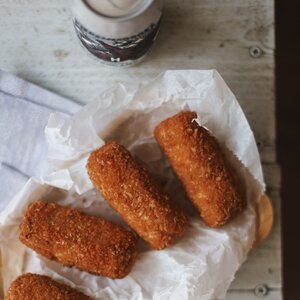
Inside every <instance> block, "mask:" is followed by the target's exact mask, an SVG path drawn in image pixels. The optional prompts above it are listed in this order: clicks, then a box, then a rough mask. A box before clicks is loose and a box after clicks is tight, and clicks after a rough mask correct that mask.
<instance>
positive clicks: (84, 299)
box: [4, 273, 91, 300]
mask: <svg viewBox="0 0 300 300" xmlns="http://www.w3.org/2000/svg"><path fill="white" fill-rule="evenodd" d="M33 299H34V300H47V299H49V300H50V299H51V300H91V298H90V297H88V296H86V295H84V294H82V293H80V292H78V291H76V290H75V289H73V288H71V287H69V286H67V285H65V284H62V283H58V282H57V281H55V280H53V279H51V278H50V277H48V276H43V275H37V274H31V273H26V274H24V275H21V276H19V277H18V278H17V279H16V280H15V281H13V282H12V284H11V285H10V288H9V290H8V292H7V295H6V297H5V298H4V300H33Z"/></svg>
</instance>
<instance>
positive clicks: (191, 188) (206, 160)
mask: <svg viewBox="0 0 300 300" xmlns="http://www.w3.org/2000/svg"><path fill="white" fill-rule="evenodd" d="M195 118H197V114H196V113H195V112H188V111H187V112H180V113H178V114H176V115H174V116H173V117H170V118H168V119H166V120H164V121H162V122H161V123H160V124H159V125H158V126H157V127H156V128H155V138H156V140H157V142H158V143H159V145H160V146H161V148H162V149H163V151H164V152H165V154H166V156H167V157H168V159H169V161H170V163H171V166H172V168H173V170H174V171H175V173H176V174H177V176H178V177H179V179H180V180H181V182H182V184H183V186H184V188H185V191H186V193H187V195H188V198H189V199H190V200H191V202H192V203H193V204H194V206H195V207H196V208H197V209H198V211H199V213H200V216H201V218H202V219H203V221H204V222H205V223H206V224H207V225H208V226H211V227H219V226H222V225H224V224H226V223H227V222H229V221H230V220H231V219H232V218H234V217H235V216H236V215H238V214H239V213H240V212H241V211H242V210H243V209H244V208H245V207H246V197H245V192H244V189H243V187H242V184H241V182H240V181H239V179H238V178H236V175H235V173H234V171H233V169H232V168H231V166H230V165H229V163H228V161H227V160H226V158H225V156H224V154H223V152H222V150H221V148H220V146H219V144H218V142H217V140H216V139H215V138H214V137H213V136H212V135H211V134H210V133H209V132H208V131H207V130H206V129H205V128H203V127H201V126H199V125H198V124H197V122H196V121H193V120H194V119H195Z"/></svg>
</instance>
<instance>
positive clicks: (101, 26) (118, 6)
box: [72, 0, 163, 38]
mask: <svg viewBox="0 0 300 300" xmlns="http://www.w3.org/2000/svg"><path fill="white" fill-rule="evenodd" d="M162 6H163V0H101V1H100V0H74V1H73V6H72V12H73V15H74V17H75V19H76V20H78V21H79V22H80V23H81V24H82V25H83V26H84V27H86V28H87V29H88V30H90V31H91V32H93V33H95V34H98V35H100V36H102V37H106V38H124V37H129V36H132V35H135V34H138V33H139V32H141V31H143V30H145V29H146V28H147V27H148V26H150V24H153V23H156V22H158V20H159V18H160V16H161V9H162Z"/></svg>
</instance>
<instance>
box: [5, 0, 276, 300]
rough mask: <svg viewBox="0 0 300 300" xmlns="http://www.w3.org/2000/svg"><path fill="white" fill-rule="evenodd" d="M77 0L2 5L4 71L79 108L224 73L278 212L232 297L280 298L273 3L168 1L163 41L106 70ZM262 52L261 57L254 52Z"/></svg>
mask: <svg viewBox="0 0 300 300" xmlns="http://www.w3.org/2000/svg"><path fill="white" fill-rule="evenodd" d="M71 2H72V1H71V0H64V1H61V0H49V1H44V0H0V42H1V47H0V68H3V69H6V70H8V71H11V72H14V73H16V74H18V75H20V76H21V77H23V78H25V79H27V80H30V81H32V82H35V83H37V84H40V85H41V86H43V87H45V88H48V89H50V90H52V91H55V92H57V93H59V94H61V95H64V96H67V97H69V98H71V99H73V100H75V101H78V102H80V103H88V102H90V101H92V100H95V99H96V98H97V97H98V95H99V94H100V93H101V91H103V90H105V89H107V88H109V87H111V86H113V85H114V84H115V83H116V82H124V83H127V84H130V83H132V82H141V81H147V80H150V79H153V78H154V77H155V76H157V75H158V74H159V73H160V72H162V71H164V70H166V69H211V68H215V69H217V70H218V71H219V72H220V74H221V75H222V76H223V78H224V79H225V80H226V82H227V84H228V85H229V86H230V88H231V89H232V91H233V92H234V94H235V95H236V96H237V98H238V100H239V102H240V103H241V106H242V108H243V109H244V111H245V114H246V116H247V118H248V120H249V122H250V125H251V126H252V129H253V131H254V134H255V137H256V139H257V143H258V147H259V151H260V155H261V159H262V162H263V166H264V172H265V177H266V182H267V193H268V195H269V197H270V199H271V202H272V205H273V207H274V212H275V215H274V226H273V228H272V231H271V234H270V236H269V237H268V238H267V239H266V240H265V241H264V242H263V243H262V244H260V245H259V246H258V247H257V248H256V249H255V250H254V251H253V252H252V253H251V254H250V256H249V259H248V260H247V261H246V262H245V264H244V265H243V266H242V268H241V270H240V271H239V272H238V273H237V275H236V279H235V281H234V282H233V284H232V286H231V289H230V291H229V292H228V295H227V298H226V299H227V300H234V299H243V300H250V299H257V298H258V295H257V293H255V287H257V286H259V285H260V284H264V285H266V286H267V287H268V289H269V290H268V293H267V294H266V296H265V299H272V300H273V299H274V300H277V299H281V275H280V274H281V261H280V255H281V254H280V246H281V243H280V224H279V217H280V216H279V214H280V209H279V208H280V205H279V203H280V198H279V189H280V172H279V167H278V165H277V163H276V151H275V134H276V132H275V117H274V113H275V101H274V3H273V0H263V1H262V0H244V1H241V0H215V1H211V0H185V1H180V0H167V1H166V5H165V10H164V17H163V20H162V27H161V32H160V35H159V37H158V39H157V43H156V45H155V47H154V48H153V49H152V51H151V52H150V53H149V55H148V56H147V58H146V59H145V60H144V61H143V62H142V63H141V64H139V65H137V66H135V67H132V68H128V69H114V68H110V67H104V66H103V65H101V64H100V63H99V62H98V61H97V60H96V59H94V58H93V57H92V56H91V55H88V54H87V53H86V52H85V50H84V49H83V48H82V47H81V46H80V45H79V42H78V40H77V38H76V36H75V33H74V30H73V27H72V17H71V14H70V10H69V5H70V4H71ZM253 47H259V49H260V50H261V51H262V55H261V56H259V57H257V58H254V57H252V56H251V55H250V52H251V51H250V50H251V49H253Z"/></svg>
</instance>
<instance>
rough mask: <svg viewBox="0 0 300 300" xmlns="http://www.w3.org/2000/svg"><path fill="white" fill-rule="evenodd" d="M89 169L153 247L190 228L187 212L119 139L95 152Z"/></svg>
mask: <svg viewBox="0 0 300 300" xmlns="http://www.w3.org/2000/svg"><path fill="white" fill-rule="evenodd" d="M87 171H88V174H89V177H90V179H91V181H92V182H93V183H94V186H95V187H96V188H97V189H98V190H99V191H100V192H101V193H102V195H103V196H104V198H105V199H106V200H107V201H108V203H109V204H110V206H111V207H112V208H113V209H115V210H116V211H117V212H118V213H119V214H120V215H121V217H122V218H123V219H124V220H125V221H126V222H127V224H128V225H129V226H130V227H131V228H132V229H133V230H135V231H136V232H137V233H138V235H139V236H140V237H142V238H143V239H144V240H145V241H146V242H148V243H149V244H150V246H151V247H152V248H154V249H163V248H165V247H167V246H168V245H170V244H172V243H173V242H175V240H177V239H178V238H179V237H181V236H182V234H183V233H184V231H185V230H186V229H187V227H188V218H187V216H186V215H185V214H184V212H183V211H181V210H180V209H179V207H177V206H176V205H175V203H174V202H172V200H171V198H170V196H169V195H168V194H167V193H166V192H165V191H164V190H163V189H162V188H161V186H160V185H159V184H158V183H157V182H156V181H155V180H154V179H153V178H152V177H151V175H150V174H149V173H148V171H147V170H146V169H145V168H143V167H142V166H141V165H140V164H139V163H138V162H137V161H136V160H135V159H134V158H133V157H132V156H131V154H130V152H129V151H128V150H127V149H125V148H124V147H123V146H121V145H119V144H118V143H117V142H115V141H112V142H109V143H108V144H106V145H104V146H103V147H101V148H99V149H98V150H95V151H94V152H93V153H91V155H90V157H89V160H88V163H87Z"/></svg>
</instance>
